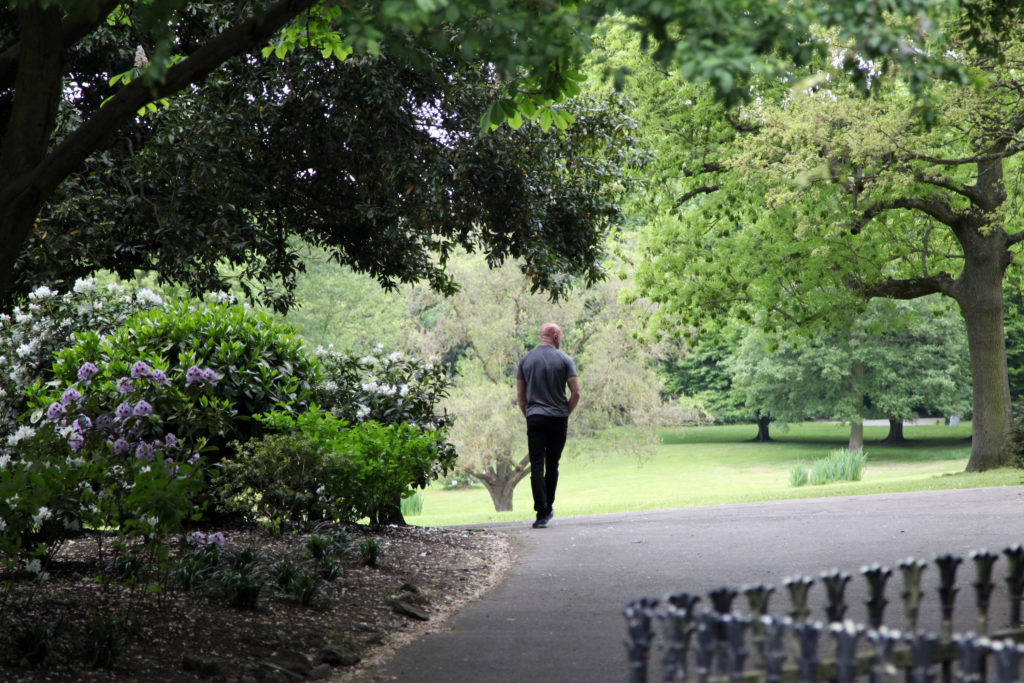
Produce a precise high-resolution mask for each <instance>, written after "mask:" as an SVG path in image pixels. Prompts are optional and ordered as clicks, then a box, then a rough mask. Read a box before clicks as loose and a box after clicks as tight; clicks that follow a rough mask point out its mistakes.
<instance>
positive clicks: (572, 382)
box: [568, 377, 580, 415]
mask: <svg viewBox="0 0 1024 683" xmlns="http://www.w3.org/2000/svg"><path fill="white" fill-rule="evenodd" d="M568 384H569V391H570V392H571V393H570V395H569V414H570V415H572V411H573V410H575V408H576V404H577V403H579V402H580V378H579V377H570V378H569V380H568Z"/></svg>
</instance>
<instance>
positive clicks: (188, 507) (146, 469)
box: [19, 347, 228, 537]
mask: <svg viewBox="0 0 1024 683" xmlns="http://www.w3.org/2000/svg"><path fill="white" fill-rule="evenodd" d="M77 350H78V348H77V347H75V348H73V349H68V350H67V351H68V352H76V351H77ZM63 353H64V352H62V355H61V360H60V361H59V362H58V364H57V365H55V369H58V370H59V372H57V375H58V378H57V379H56V380H55V381H54V382H51V383H49V384H48V385H46V386H42V385H40V384H38V383H37V384H36V385H35V386H34V387H32V388H31V389H30V390H29V392H28V395H29V397H30V399H29V406H30V407H31V408H32V412H31V414H30V416H29V420H28V421H29V422H30V424H31V427H30V429H32V430H34V431H35V434H33V435H32V436H31V437H29V438H27V439H26V440H24V442H22V443H20V444H19V447H20V450H19V455H20V456H21V459H22V461H24V462H25V463H28V464H29V465H31V463H33V462H37V461H39V460H41V459H42V460H45V458H46V457H47V456H48V454H51V453H52V454H56V455H57V456H58V457H62V458H63V459H64V462H65V464H64V465H62V466H61V469H64V468H68V467H70V468H72V469H74V470H75V471H76V475H77V476H78V477H79V482H78V485H77V487H76V491H75V495H74V496H73V500H71V501H68V504H69V506H68V507H67V508H65V509H63V510H62V512H63V513H64V515H65V519H68V518H70V519H72V520H74V521H81V522H83V523H86V524H88V525H89V526H91V527H92V528H100V527H114V528H116V529H118V530H119V531H120V532H121V534H122V535H123V536H125V535H127V536H132V535H141V536H147V537H150V536H153V535H154V534H157V535H166V534H168V533H176V532H178V531H179V530H180V529H181V526H182V524H183V523H184V522H185V520H187V519H189V518H190V517H192V516H193V514H194V512H195V510H194V509H193V498H194V497H195V496H196V495H197V494H198V493H199V492H200V491H201V488H202V478H201V476H198V475H199V473H200V471H201V470H200V467H201V465H200V455H199V451H200V450H201V449H202V447H203V445H204V442H205V441H204V436H203V435H205V434H208V433H216V432H217V431H220V430H221V429H222V428H223V425H224V424H225V423H226V420H227V414H228V408H227V403H226V402H225V401H222V400H221V401H218V400H217V399H216V398H211V397H210V396H209V395H208V394H209V392H210V390H211V389H212V386H213V384H214V380H212V379H209V378H208V373H209V372H210V371H208V369H200V368H198V367H193V368H190V369H189V370H183V369H169V368H166V365H163V366H161V365H154V366H150V365H149V364H148V363H146V362H145V361H142V360H138V361H135V362H134V363H132V364H131V365H130V366H126V363H125V362H124V361H120V360H116V361H109V360H103V359H101V360H100V361H99V363H93V362H90V361H85V362H83V363H81V364H80V365H79V366H78V367H77V368H75V370H74V373H73V374H72V377H73V380H72V381H71V382H68V383H66V384H65V382H64V381H63V378H64V377H65V376H66V375H67V374H69V373H68V371H67V368H66V367H64V365H66V364H67V358H66V357H64V356H63ZM75 355H76V354H75V353H68V356H71V357H73V356H75ZM61 363H63V364H64V365H61ZM193 474H195V475H197V476H192V475H193ZM48 476H49V475H48ZM57 502H59V501H57Z"/></svg>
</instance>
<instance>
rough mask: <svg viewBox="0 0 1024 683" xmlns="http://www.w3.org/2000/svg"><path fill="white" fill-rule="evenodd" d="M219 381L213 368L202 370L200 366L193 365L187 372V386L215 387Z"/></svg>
mask: <svg viewBox="0 0 1024 683" xmlns="http://www.w3.org/2000/svg"><path fill="white" fill-rule="evenodd" d="M219 379H220V378H219V377H217V373H216V372H215V371H214V370H213V369H212V368H200V367H199V366H198V365H193V366H192V367H190V368H189V369H188V370H187V371H186V372H185V384H198V385H200V386H211V387H215V386H217V382H218V380H219Z"/></svg>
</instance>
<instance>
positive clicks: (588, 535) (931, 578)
mask: <svg viewBox="0 0 1024 683" xmlns="http://www.w3.org/2000/svg"><path fill="white" fill-rule="evenodd" d="M1022 513H1024V487H1019V486H1011V487H997V488H986V489H966V490H960V491H929V492H921V493H906V494H882V495H871V496H854V497H842V498H818V499H809V500H796V501H776V502H768V503H749V504H739V505H721V506H714V507H703V508H687V509H680V510H660V511H653V512H638V513H624V514H609V515H593V516H585V517H558V516H557V505H556V516H555V518H554V520H552V522H551V523H550V524H549V525H548V528H547V529H531V528H530V527H529V524H528V523H524V522H520V523H515V524H494V525H484V526H485V528H489V529H500V530H502V531H505V532H507V533H509V534H510V535H511V538H512V541H513V543H514V545H515V546H516V549H517V552H516V558H515V560H514V562H513V566H512V568H511V569H510V570H509V571H508V574H507V575H506V576H505V578H504V580H503V581H502V582H501V583H500V584H499V585H498V586H497V587H496V588H495V589H493V590H492V591H490V592H489V593H488V594H486V595H485V596H484V597H483V598H481V599H480V600H479V601H477V602H475V603H473V604H470V605H468V606H467V607H466V608H465V609H463V610H462V612H460V613H459V614H457V615H456V616H454V617H453V618H451V619H450V620H449V621H448V623H447V624H445V626H444V628H443V629H442V630H441V631H440V632H436V633H432V634H429V635H427V636H424V637H423V638H421V639H419V640H417V641H416V642H414V643H412V644H410V645H409V646H407V647H405V648H404V649H402V650H401V651H399V652H398V653H397V654H396V656H395V657H394V658H393V659H392V660H391V661H390V662H389V663H388V664H387V665H386V666H385V667H384V668H383V670H382V671H381V672H379V673H378V675H376V676H374V678H373V680H382V681H385V680H386V681H390V680H393V681H401V682H403V683H419V682H423V683H442V682H443V683H471V682H472V683H480V682H484V681H494V682H498V683H505V682H510V683H511V682H519V681H539V682H548V681H550V682H563V681H564V682H576V681H587V682H598V681H626V680H627V679H628V666H627V659H626V650H625V647H624V641H625V636H626V629H625V621H624V619H623V617H622V609H623V606H624V605H625V603H626V602H627V601H628V600H630V599H631V598H634V597H639V596H651V597H660V596H663V595H666V594H669V593H675V592H679V591H686V592H689V593H696V594H700V595H705V596H706V594H707V593H708V592H709V591H711V590H714V589H716V588H719V587H722V586H729V587H733V588H737V589H738V588H740V587H741V586H743V585H747V584H755V583H766V584H770V585H773V586H774V587H775V589H776V592H775V595H774V596H773V597H772V600H771V604H770V607H771V609H770V611H771V612H772V613H775V614H782V613H784V612H785V611H786V610H787V609H788V607H789V600H788V596H787V595H786V591H785V589H784V588H783V580H784V579H785V578H787V577H791V576H809V577H813V578H815V579H816V581H815V585H814V587H813V589H812V599H811V602H812V606H813V608H814V609H813V611H812V617H813V618H815V619H819V620H821V619H824V611H823V609H822V606H823V604H824V595H823V593H824V590H823V588H822V587H821V581H820V579H819V578H818V577H819V576H820V574H821V573H822V572H823V571H828V570H830V569H833V568H835V569H839V570H841V571H844V572H847V573H849V574H852V575H853V580H852V581H851V582H850V584H849V587H848V588H847V603H848V604H849V605H850V609H849V612H848V614H847V616H848V618H852V619H854V620H856V621H861V622H863V621H865V620H866V616H865V609H864V601H865V599H866V590H865V585H864V584H865V582H864V579H863V578H862V577H861V576H860V569H861V567H863V566H865V565H869V564H872V563H875V562H878V563H880V564H882V565H885V566H888V567H891V568H892V569H893V570H894V575H893V577H892V578H891V579H890V581H889V585H888V591H887V597H888V599H889V603H890V604H889V606H888V609H887V612H886V623H887V624H891V626H892V627H894V628H905V622H904V614H903V607H902V603H901V600H900V598H899V592H900V589H901V583H902V581H901V579H900V576H899V571H898V569H897V565H898V564H899V562H901V561H903V560H905V559H907V558H909V557H914V558H918V559H921V560H926V561H928V562H929V564H930V565H931V566H929V568H928V569H927V570H926V571H925V574H924V576H925V580H924V581H923V585H924V586H925V590H926V599H925V601H924V602H923V604H922V613H921V619H920V624H921V626H922V627H927V628H929V630H937V629H938V614H937V603H938V599H937V593H936V590H935V588H936V586H937V580H938V572H937V570H936V568H935V566H934V563H933V562H932V561H933V560H934V558H935V557H936V556H937V555H940V554H944V553H951V554H954V555H959V556H962V557H963V558H964V562H963V564H962V565H961V566H960V570H959V574H958V577H959V581H958V585H959V586H960V587H961V588H960V593H959V595H958V598H957V614H958V616H959V619H958V621H957V623H956V624H955V626H956V629H957V631H958V632H966V631H969V630H971V629H972V628H974V624H975V609H974V597H973V594H974V591H973V590H972V589H971V588H970V582H971V581H973V580H974V567H973V566H972V563H971V561H970V559H969V558H968V556H969V553H970V552H971V551H972V550H979V549H984V548H987V549H989V550H991V551H993V552H996V553H1000V554H1001V552H1002V550H1003V549H1004V548H1005V547H1007V546H1010V545H1014V544H1024V514H1022ZM1005 564H1006V560H1005V558H1001V559H1000V560H999V561H998V562H997V563H996V567H995V572H994V576H995V578H996V583H997V587H996V592H995V594H994V595H993V607H992V611H991V623H992V625H993V627H999V626H1005V625H1006V623H1007V617H1006V609H1005V602H1006V601H1005V595H1006V594H1005V585H1004V580H1003V579H1004V576H1005V571H1006V570H1005ZM1000 597H1002V598H1003V599H1002V600H1000ZM707 602H708V600H707V598H705V599H704V600H703V601H702V604H706V603H707ZM735 606H736V607H738V608H742V611H746V605H745V599H744V598H743V596H742V595H741V596H740V597H739V598H738V599H737V601H736V605H735ZM656 656H657V655H655V657H656ZM657 674H660V668H658V667H653V668H652V675H651V680H652V681H653V680H655V678H656V675H657Z"/></svg>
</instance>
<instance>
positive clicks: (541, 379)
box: [516, 345, 577, 417]
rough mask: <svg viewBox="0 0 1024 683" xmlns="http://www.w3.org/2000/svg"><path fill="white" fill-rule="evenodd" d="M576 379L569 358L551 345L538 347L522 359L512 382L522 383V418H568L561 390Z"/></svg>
mask: <svg viewBox="0 0 1024 683" xmlns="http://www.w3.org/2000/svg"><path fill="white" fill-rule="evenodd" d="M576 376H577V375H576V364H575V363H573V362H572V358H569V356H568V354H566V353H564V352H562V351H559V350H558V349H556V348H555V347H554V346H547V345H542V346H538V347H537V348H535V349H533V350H532V351H530V352H529V353H527V354H526V355H525V356H523V359H522V360H520V361H519V367H518V369H517V370H516V379H517V380H518V379H521V380H525V381H526V416H527V417H529V416H530V415H550V416H551V417H569V399H568V398H566V396H565V387H566V384H567V383H568V381H569V378H570V377H576Z"/></svg>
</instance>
